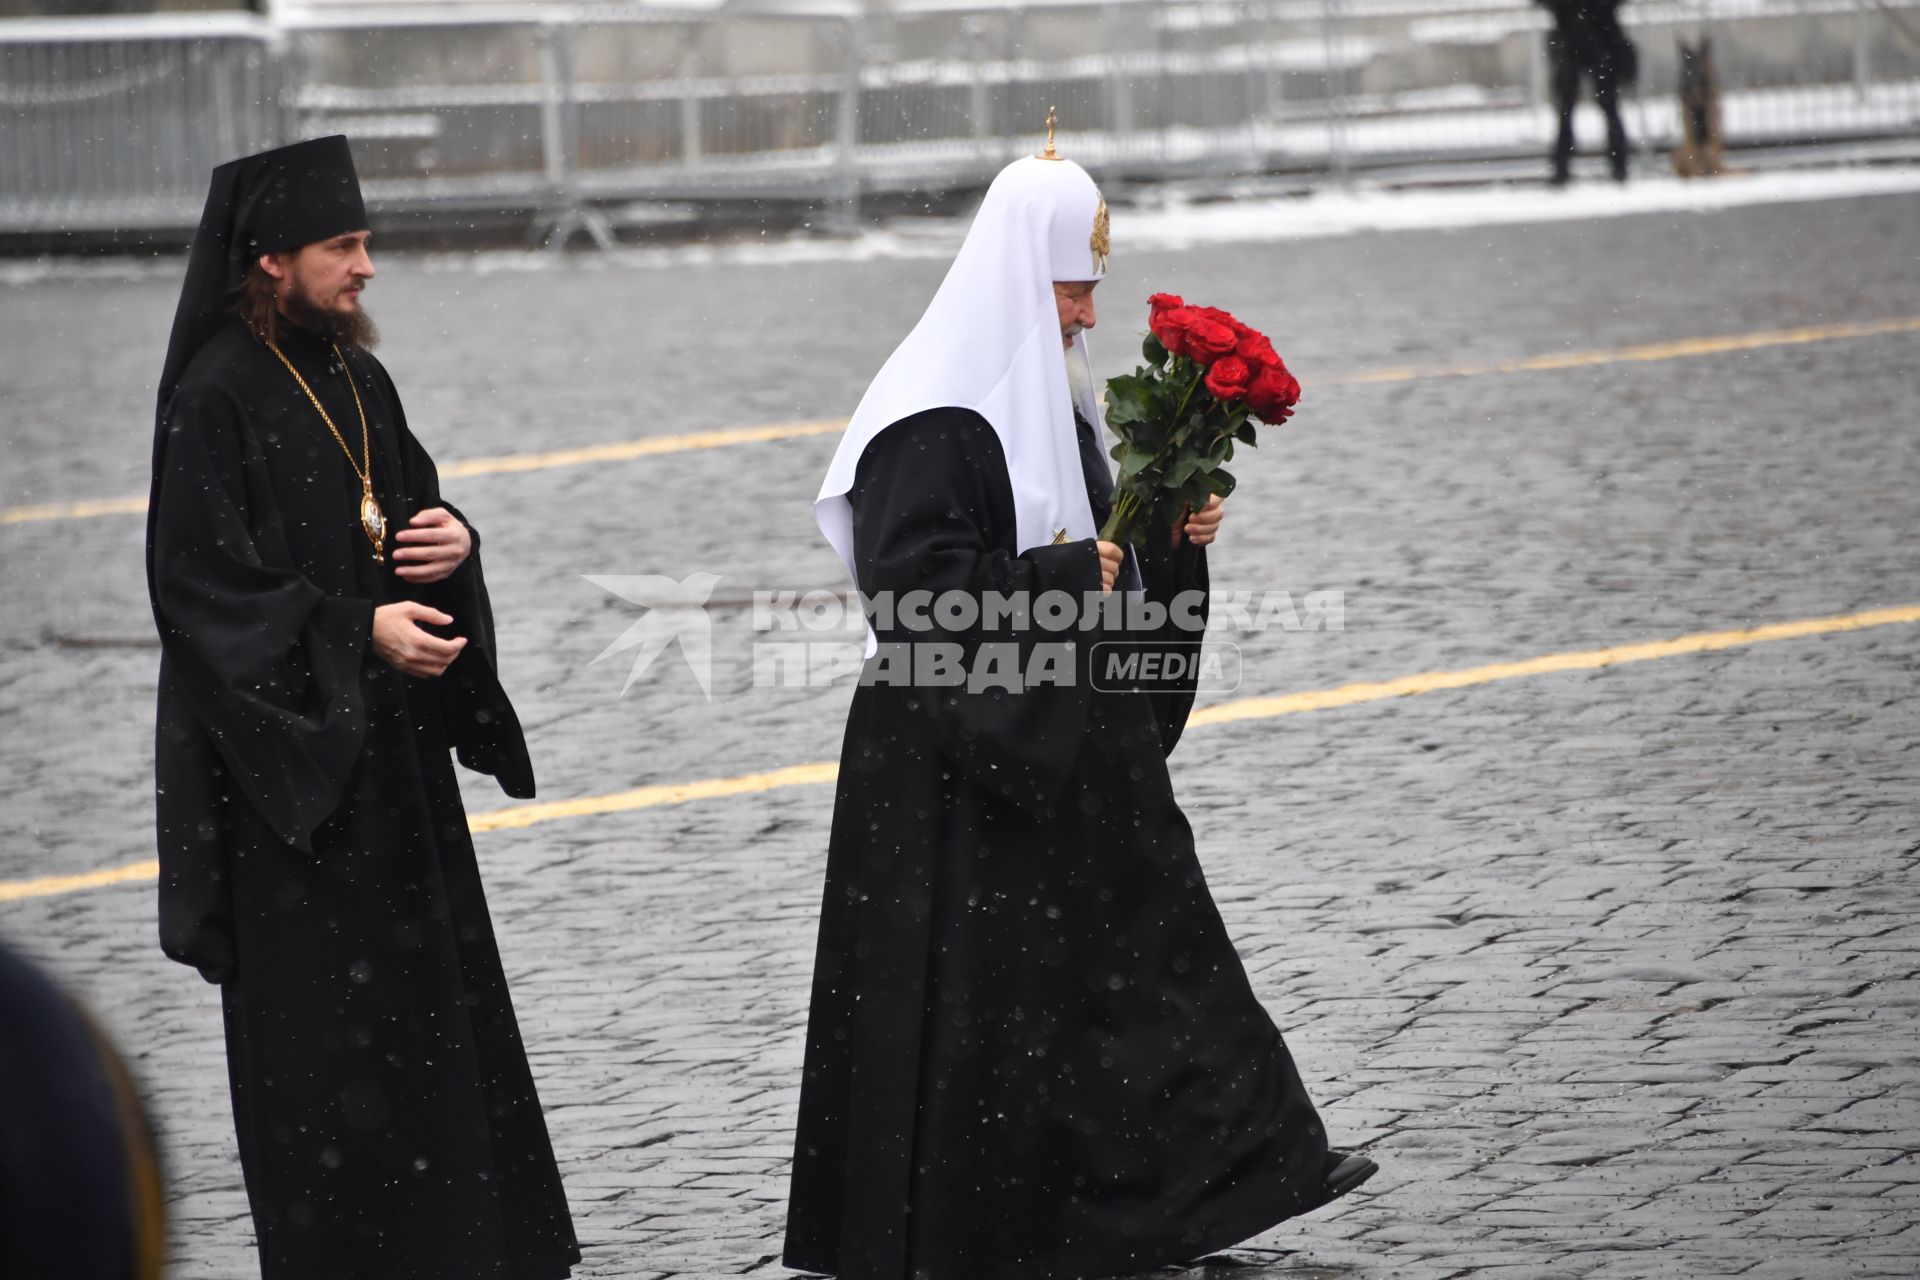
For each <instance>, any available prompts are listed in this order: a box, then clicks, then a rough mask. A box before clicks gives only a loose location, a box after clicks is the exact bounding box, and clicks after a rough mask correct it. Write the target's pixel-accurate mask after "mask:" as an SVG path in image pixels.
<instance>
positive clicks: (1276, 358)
mask: <svg viewBox="0 0 1920 1280" xmlns="http://www.w3.org/2000/svg"><path fill="white" fill-rule="evenodd" d="M1233 354H1235V355H1237V356H1239V357H1240V358H1241V359H1242V360H1245V361H1246V362H1247V363H1248V364H1250V365H1252V366H1253V367H1254V368H1255V369H1278V370H1280V371H1281V372H1283V373H1284V372H1285V371H1286V368H1287V366H1286V365H1285V364H1283V363H1282V362H1281V360H1280V353H1279V352H1278V351H1275V350H1274V349H1273V343H1272V342H1270V341H1268V340H1267V335H1266V334H1264V333H1257V332H1254V331H1252V330H1248V331H1247V332H1246V333H1244V334H1242V335H1241V337H1240V343H1239V345H1238V346H1236V347H1235V348H1234V349H1233Z"/></svg>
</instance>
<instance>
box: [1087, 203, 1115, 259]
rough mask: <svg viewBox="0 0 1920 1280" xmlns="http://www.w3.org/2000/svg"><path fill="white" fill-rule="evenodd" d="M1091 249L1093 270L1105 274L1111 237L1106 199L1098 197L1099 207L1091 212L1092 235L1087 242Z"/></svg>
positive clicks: (1111, 250)
mask: <svg viewBox="0 0 1920 1280" xmlns="http://www.w3.org/2000/svg"><path fill="white" fill-rule="evenodd" d="M1087 244H1088V245H1089V246H1090V247H1091V248H1092V249H1093V269H1094V270H1095V271H1098V272H1099V273H1100V274H1101V275H1105V274H1107V255H1108V254H1109V253H1112V252H1113V236H1112V233H1111V230H1110V228H1109V225H1108V221H1107V198H1106V197H1105V196H1101V197H1100V207H1099V208H1098V209H1095V210H1094V211H1093V235H1092V237H1091V238H1090V239H1089V240H1088V241H1087Z"/></svg>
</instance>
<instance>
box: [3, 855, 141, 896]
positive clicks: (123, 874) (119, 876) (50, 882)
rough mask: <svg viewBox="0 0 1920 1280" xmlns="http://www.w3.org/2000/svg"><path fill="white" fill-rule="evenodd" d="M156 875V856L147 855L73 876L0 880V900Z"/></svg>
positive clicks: (66, 891) (101, 887) (54, 893)
mask: <svg viewBox="0 0 1920 1280" xmlns="http://www.w3.org/2000/svg"><path fill="white" fill-rule="evenodd" d="M159 878H160V860H159V859H158V858H148V859H146V860H145V861H143V862H129V863H128V864H127V865H126V866H124V867H108V868H107V869H106V870H105V871H88V872H85V873H83V874H81V875H77V876H40V877H37V878H36V879H33V880H0V902H18V901H20V900H21V899H23V898H53V897H58V896H59V895H60V894H63V893H78V892H79V891H80V890H82V889H104V888H106V887H107V886H108V885H114V884H129V883H132V882H134V881H141V882H145V881H148V880H158V879H159Z"/></svg>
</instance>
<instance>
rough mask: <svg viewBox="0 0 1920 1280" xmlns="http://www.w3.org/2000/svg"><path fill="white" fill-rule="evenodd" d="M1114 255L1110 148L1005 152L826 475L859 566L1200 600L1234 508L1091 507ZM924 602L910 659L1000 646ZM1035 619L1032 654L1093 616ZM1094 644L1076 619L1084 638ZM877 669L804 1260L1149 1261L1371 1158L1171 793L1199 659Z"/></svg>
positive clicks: (910, 586)
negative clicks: (953, 677)
mask: <svg viewBox="0 0 1920 1280" xmlns="http://www.w3.org/2000/svg"><path fill="white" fill-rule="evenodd" d="M1050 151H1051V147H1050V148H1049V152H1050ZM1106 254H1107V218H1106V206H1105V203H1104V201H1102V200H1101V198H1100V194H1099V192H1098V191H1097V190H1096V189H1095V187H1094V184H1093V181H1092V180H1091V179H1090V178H1089V177H1088V176H1087V174H1086V173H1085V171H1083V170H1082V169H1081V168H1080V167H1079V166H1077V165H1075V164H1072V163H1070V162H1068V161H1064V160H1058V159H1053V158H1050V157H1034V158H1031V159H1025V160H1020V161H1017V162H1015V163H1014V164H1012V165H1010V166H1009V167H1007V168H1006V169H1004V170H1002V171H1001V173H1000V175H999V177H998V178H996V179H995V181H994V183H993V186H992V188H991V189H990V190H989V191H988V193H987V196H986V200H985V202H984V203H983V205H982V206H981V208H980V212H979V213H978V215H977V216H976V217H975V219H974V222H973V226H972V228H971V229H970V230H969V232H968V235H967V239H966V243H965V244H964V245H963V246H962V247H961V250H960V254H959V257H958V259H957V260H956V261H955V262H954V264H953V267H952V269H951V270H950V271H949V272H948V274H947V278H946V280H945V282H944V283H943V284H942V285H941V287H940V291H939V292H938V293H937V294H936V295H935V297H934V300H933V302H932V304H931V306H929V308H928V309H927V312H926V314H925V315H924V316H923V317H922V319H921V320H920V323H919V324H918V325H917V326H916V327H915V328H914V330H913V332H912V333H911V334H910V335H909V336H908V337H907V339H906V340H905V341H904V342H903V343H902V344H901V345H900V347H899V349H898V350H896V351H895V352H894V354H893V356H892V358H891V359H890V360H888V362H887V364H886V366H885V368H883V369H882V370H881V372H880V375H879V376H878V378H876V379H875V381H874V383H873V385H872V386H871V387H870V388H868V390H867V393H866V396H865V397H864V398H863V399H862V401H861V404H860V408H859V410H858V412H856V413H855V415H854V418H853V421H852V423H851V424H850V425H849V427H848V430H847V434H846V437H845V438H844V439H843V440H842V442H841V445H840V449H839V451H838V453H837V454H836V455H835V457H834V461H833V464H832V467H831V469H830V470H829V472H828V475H827V480H826V483H825V485H824V486H823V487H822V489H821V493H820V498H819V501H818V503H817V505H816V514H817V516H818V519H819V522H820V526H821V529H822V531H823V532H824V533H825V534H826V536H827V538H828V540H829V541H830V542H832V544H833V545H834V548H835V549H836V550H837V551H838V552H839V553H840V555H841V558H842V559H843V560H844V561H845V562H846V564H847V566H848V569H849V570H850V571H851V572H852V574H853V576H854V578H855V580H856V582H857V583H858V585H859V588H860V590H861V591H862V592H863V593H864V594H866V595H867V596H869V597H878V596H881V595H882V594H883V593H893V595H894V598H895V599H896V600H899V599H900V598H901V596H902V594H903V593H906V592H910V591H928V592H932V593H934V594H935V595H936V596H937V595H939V594H940V593H943V592H948V591H952V592H955V593H958V595H960V596H965V597H970V598H987V597H989V596H992V595H993V594H995V593H1008V594H1011V593H1018V592H1027V593H1029V595H1030V597H1032V598H1038V597H1039V595H1040V594H1041V593H1043V592H1048V591H1058V592H1063V593H1066V594H1067V595H1068V596H1070V597H1071V598H1072V600H1073V601H1075V602H1078V601H1081V600H1083V599H1085V598H1087V597H1092V598H1093V599H1095V600H1098V599H1100V598H1101V596H1102V590H1103V587H1107V586H1114V587H1116V588H1117V589H1119V590H1125V589H1127V588H1129V587H1131V586H1134V585H1136V584H1138V585H1140V586H1143V587H1144V591H1145V595H1146V597H1147V598H1149V599H1153V600H1158V601H1160V602H1161V603H1163V604H1164V603H1167V602H1169V601H1170V600H1171V599H1172V598H1173V596H1174V595H1175V593H1176V592H1180V591H1194V592H1195V593H1196V594H1202V595H1203V593H1204V590H1205V587H1206V584H1207V569H1206V555H1205V552H1204V550H1203V549H1202V547H1201V545H1197V544H1202V543H1206V542H1211V541H1212V540H1213V537H1214V534H1215V531H1216V530H1217V527H1218V524H1219V518H1220V517H1219V508H1218V506H1209V508H1208V509H1207V511H1206V512H1204V513H1202V514H1201V515H1198V516H1192V517H1190V519H1189V523H1187V524H1186V525H1185V526H1184V529H1183V532H1184V537H1182V538H1181V539H1180V540H1179V542H1178V544H1177V545H1176V543H1175V541H1174V540H1173V538H1172V537H1171V536H1170V535H1171V534H1172V532H1173V531H1171V530H1168V529H1165V528H1156V529H1155V531H1154V534H1155V536H1154V537H1153V538H1151V539H1150V540H1149V545H1148V546H1147V547H1146V548H1145V549H1144V550H1143V551H1141V553H1140V554H1139V556H1138V558H1137V561H1136V559H1135V558H1134V557H1133V556H1132V555H1130V554H1126V553H1125V552H1123V549H1122V548H1120V547H1118V546H1115V545H1114V544H1112V543H1108V542H1102V541H1099V540H1098V538H1097V536H1096V530H1098V529H1099V528H1100V526H1101V523H1102V521H1103V520H1104V519H1105V518H1106V515H1107V512H1108V506H1109V504H1110V501H1111V495H1112V493H1113V480H1112V476H1111V473H1110V471H1109V470H1108V467H1107V461H1106V458H1105V456H1104V455H1103V454H1102V452H1101V449H1100V446H1099V442H1098V437H1097V435H1096V434H1095V432H1094V429H1093V427H1092V425H1091V424H1092V423H1093V422H1095V421H1098V410H1097V406H1096V401H1095V399H1094V391H1093V386H1092V379H1091V366H1090V365H1089V363H1088V358H1087V347H1086V339H1085V337H1084V334H1083V330H1085V329H1090V328H1092V327H1093V324H1094V319H1095V317H1094V308H1093V300H1092V296H1093V290H1094V288H1095V286H1096V284H1097V283H1098V281H1099V279H1100V278H1101V276H1102V275H1103V274H1104V272H1105V269H1106ZM1063 348H1064V359H1063V358H1062V355H1063ZM907 611H908V606H904V605H903V606H902V607H901V609H900V610H899V613H898V616H896V617H895V618H893V619H891V620H888V619H886V618H884V617H883V616H877V620H876V627H877V637H876V638H877V641H878V643H879V646H880V647H879V650H877V653H878V655H879V656H880V657H881V658H882V659H889V658H891V657H894V656H897V655H898V654H899V653H901V652H904V651H906V650H914V649H920V648H923V647H924V646H925V645H926V644H927V643H929V642H943V643H944V642H948V641H952V642H955V643H956V644H958V645H959V646H960V647H961V648H963V649H966V648H969V647H972V648H973V652H974V653H975V654H976V655H977V654H978V653H979V652H980V650H981V649H984V647H985V646H984V645H983V644H981V645H978V646H977V647H974V646H976V644H977V642H978V641H979V640H980V639H981V636H980V634H979V633H970V634H969V633H961V632H953V633H942V634H938V635H931V636H930V635H928V634H926V633H924V632H919V633H916V632H915V631H913V630H911V629H910V628H909V626H908V625H906V624H905V623H904V622H903V619H904V618H905V616H906V613H907ZM1015 625H1016V628H1017V627H1018V624H1015ZM1200 626H1201V629H1204V612H1203V613H1202V616H1201V619H1200ZM1004 634H1006V633H1003V635H1004ZM1011 634H1013V635H1014V636H1015V637H1016V645H1015V647H1017V648H1018V649H1020V651H1021V653H1022V655H1023V657H1024V656H1026V655H1030V654H1031V653H1032V652H1034V650H1035V646H1036V645H1038V644H1040V643H1042V642H1046V643H1051V642H1054V641H1059V640H1063V639H1065V640H1072V639H1074V638H1075V635H1074V634H1071V633H1070V634H1067V635H1064V636H1062V635H1059V634H1055V633H1048V634H1046V635H1045V636H1044V637H1043V638H1042V639H1036V637H1035V636H1033V635H1032V634H1031V633H1030V629H1016V630H1014V631H1013V632H1012V633H1011ZM1175 634H1176V633H1175V632H1173V631H1171V630H1168V631H1162V632H1161V633H1160V634H1159V635H1158V636H1156V637H1154V638H1152V639H1150V640H1149V641H1147V642H1146V643H1148V644H1162V645H1164V644H1166V643H1169V642H1171V639H1172V637H1173V636H1174V635H1175ZM1188 638H1189V639H1191V640H1197V639H1198V635H1197V634H1193V633H1192V631H1191V628H1189V635H1188ZM1095 639H1097V636H1094V635H1087V634H1085V633H1080V634H1079V639H1078V644H1077V645H1076V648H1075V652H1076V659H1075V660H1076V661H1081V660H1082V659H1083V657H1084V654H1085V652H1086V650H1087V648H1088V647H1089V646H1090V645H1091V643H1092V642H1093V640H1095ZM1021 665H1022V668H1023V669H1024V670H1027V671H1029V672H1031V670H1032V667H1031V666H1030V665H1029V664H1027V663H1026V662H1024V661H1023V662H1022V664H1021ZM875 671H876V668H875V666H874V664H873V663H872V662H870V663H869V666H868V670H867V672H866V673H865V674H864V675H863V680H862V685H861V687H860V688H859V690H858V691H857V692H856V693H855V694H854V699H853V707H852V711H851V713H850V715H849V718H848V722H847V733H846V741H845V745H844V748H843V750H842V754H841V763H840V783H839V794H838V796H837V797H836V800H835V806H834V818H833V832H832V836H831V841H830V845H829V849H828V855H827V877H826V894H825V900H824V902H823V904H822V907H821V919H820V940H819V949H818V953H817V958H816V961H815V970H814V979H813V997H812V1009H811V1015H810V1021H809V1025H808V1029H807V1044H806V1068H805V1077H804V1080H803V1083H802V1085H801V1096H800V1117H799V1129H798V1134H797V1137H796V1143H795V1149H794V1160H793V1176H792V1186H791V1192H790V1200H789V1208H788V1216H787V1237H786V1253H785V1261H786V1264H787V1265H788V1266H790V1267H793V1268H796V1269H799V1270H804V1271H815V1272H825V1273H830V1274H834V1275H837V1276H839V1277H841V1278H842V1280H1027V1278H1029V1277H1033V1278H1038V1277H1092V1276H1112V1275H1120V1274H1130V1273H1133V1272H1138V1271H1145V1270H1150V1269H1151V1268H1153V1267H1155V1266H1157V1265H1160V1264H1163V1263H1173V1262H1180V1261H1185V1260H1188V1259H1193V1258H1197V1257H1200V1256H1202V1255H1204V1254H1206V1253H1208V1252H1210V1251H1212V1250H1215V1249H1219V1248H1222V1247H1225V1246H1227V1245H1231V1244H1234V1243H1236V1242H1238V1241H1241V1240H1244V1239H1246V1238H1247V1237H1249V1236H1252V1235H1255V1234H1257V1233H1259V1232H1261V1231H1264V1230H1266V1229H1267V1228H1269V1227H1271V1226H1273V1225H1274V1224H1276V1223H1278V1222H1280V1221H1281V1220H1282V1219H1285V1218H1289V1217H1292V1216H1294V1215H1296V1214H1300V1213H1304V1212H1306V1211H1307V1210H1309V1209H1312V1208H1314V1207H1316V1206H1317V1205H1320V1204H1324V1203H1325V1202H1326V1201H1327V1200H1329V1199H1331V1198H1332V1197H1333V1196H1335V1195H1338V1194H1340V1193H1341V1192H1343V1191H1346V1190H1349V1189H1351V1188H1352V1187H1353V1186H1356V1185H1358V1184H1359V1182H1361V1181H1363V1180H1364V1179H1365V1178H1366V1177H1367V1176H1368V1175H1369V1174H1371V1173H1372V1172H1373V1165H1372V1162H1371V1161H1368V1160H1366V1159H1365V1158H1364V1157H1350V1158H1349V1157H1346V1156H1345V1153H1341V1152H1330V1151H1329V1150H1328V1148H1327V1139H1326V1137H1325V1135H1324V1134H1323V1132H1322V1131H1321V1126H1320V1120H1319V1117H1318V1116H1317V1115H1316V1114H1315V1112H1314V1108H1313V1104H1312V1103H1311V1101H1309V1099H1308V1097H1307V1092H1306V1090H1305V1088H1304V1087H1303V1086H1302V1084H1301V1081H1300V1077H1299V1075H1298V1073H1297V1072H1296V1071H1295V1069H1294V1064H1293V1059H1292V1058H1291V1056H1290V1055H1289V1054H1288V1052H1287V1047H1286V1045H1285V1044H1284V1043H1283V1042H1282V1040H1281V1037H1280V1033H1279V1032H1278V1031H1277V1030H1276V1029H1275V1027H1274V1024H1273V1022H1272V1020H1271V1019H1270V1018H1269V1017H1268V1016H1267V1013H1266V1010H1265V1009H1263V1008H1262V1007H1261V1006H1260V1003H1259V1001H1258V1000H1256V999H1255V997H1254V994H1253V991H1252V989H1251V987H1250V986H1249V984H1248V981H1247V976H1246V972H1245V970H1244V969H1243V968H1242V966H1241V963H1240V960H1239V957H1238V956H1237V955H1236V954H1235V952H1234V949H1233V943H1232V941H1231V939H1229V938H1228V936H1227V933H1226V930H1225V929H1224V927H1223V926H1222V924H1221V920H1220V915H1219V912H1218V911H1217V910H1216V909H1215V907H1214V904H1213V899H1212V898H1211V896H1210V895H1209V894H1208V891H1207V886H1206V882H1205V880H1204V878H1203V877H1202V875H1201V872H1200V865H1199V863H1198V861H1197V860H1196V858H1195V854H1194V843H1193V834H1192V831H1191V830H1190V829H1189V827H1188V825H1187V820H1186V818H1185V817H1184V816H1183V815H1182V813H1181V812H1180V809H1179V806H1178V805H1176V804H1175V803H1174V798H1173V788H1172V784H1171V782H1170V781H1169V778H1168V774H1167V765H1166V756H1167V753H1168V752H1169V751H1171V750H1172V749H1173V746H1174V744H1175V742H1176V741H1178V739H1179V737H1180V733H1181V730H1182V728H1183V727H1184V725H1185V723H1186V716H1187V711H1188V709H1189V708H1190V707H1191V705H1192V701H1193V693H1194V689H1193V685H1192V683H1191V681H1189V682H1187V683H1186V684H1185V685H1184V686H1182V687H1174V688H1167V689H1162V690H1160V691H1158V692H1102V691H1098V690H1095V689H1093V688H1091V687H1090V686H1089V682H1088V679H1087V677H1088V674H1089V671H1088V670H1087V669H1081V670H1079V671H1077V672H1076V673H1074V678H1072V679H1067V680H1063V681H1060V682H1058V683H1051V684H1034V683H1031V682H1029V683H1028V684H1026V685H1025V686H1024V687H1023V688H1021V689H1019V690H1015V691H1009V690H1006V689H994V688H980V689H978V690H975V691H970V690H969V689H968V688H966V687H964V686H951V687H913V686H911V685H903V684H898V683H883V682H880V681H877V680H873V679H871V677H872V676H874V674H875Z"/></svg>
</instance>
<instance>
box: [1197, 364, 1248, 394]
mask: <svg viewBox="0 0 1920 1280" xmlns="http://www.w3.org/2000/svg"><path fill="white" fill-rule="evenodd" d="M1253 373H1254V371H1253V370H1252V369H1250V368H1248V367H1247V362H1246V361H1245V360H1242V359H1241V358H1240V357H1239V356H1223V357H1222V358H1221V359H1219V360H1216V361H1215V362H1214V365H1213V368H1211V369H1209V370H1207V390H1209V391H1211V392H1213V394H1214V395H1215V396H1217V397H1219V398H1220V399H1222V400H1238V399H1239V398H1240V397H1241V396H1244V395H1245V394H1247V387H1248V385H1249V384H1250V383H1252V382H1253Z"/></svg>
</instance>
